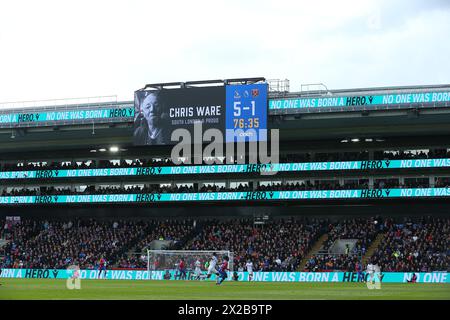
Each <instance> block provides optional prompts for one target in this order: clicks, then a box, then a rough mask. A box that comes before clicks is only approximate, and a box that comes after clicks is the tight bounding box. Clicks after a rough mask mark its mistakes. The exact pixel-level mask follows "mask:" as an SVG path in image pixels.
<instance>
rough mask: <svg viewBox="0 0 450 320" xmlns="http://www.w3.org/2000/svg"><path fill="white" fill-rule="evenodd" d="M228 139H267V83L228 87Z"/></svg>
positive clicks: (228, 140) (231, 140) (230, 140)
mask: <svg viewBox="0 0 450 320" xmlns="http://www.w3.org/2000/svg"><path fill="white" fill-rule="evenodd" d="M226 137H227V138H226V141H227V142H233V141H234V142H236V141H265V140H267V84H265V83H262V84H251V85H229V86H227V87H226Z"/></svg>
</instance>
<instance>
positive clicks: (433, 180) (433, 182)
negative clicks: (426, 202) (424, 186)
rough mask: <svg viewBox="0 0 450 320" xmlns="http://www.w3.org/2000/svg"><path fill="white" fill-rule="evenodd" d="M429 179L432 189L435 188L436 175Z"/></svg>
mask: <svg viewBox="0 0 450 320" xmlns="http://www.w3.org/2000/svg"><path fill="white" fill-rule="evenodd" d="M428 179H429V184H430V188H434V186H435V185H436V177H435V176H434V175H432V176H430V177H429V178H428Z"/></svg>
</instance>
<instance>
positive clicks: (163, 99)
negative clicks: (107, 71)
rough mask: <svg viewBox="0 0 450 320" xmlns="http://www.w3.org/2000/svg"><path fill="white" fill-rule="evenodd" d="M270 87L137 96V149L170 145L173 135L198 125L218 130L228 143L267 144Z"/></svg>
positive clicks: (156, 92)
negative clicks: (268, 94) (145, 146)
mask: <svg viewBox="0 0 450 320" xmlns="http://www.w3.org/2000/svg"><path fill="white" fill-rule="evenodd" d="M267 91H268V89H267V84H266V83H258V84H246V85H244V84H239V85H234V84H231V85H225V86H212V87H193V88H192V87H187V88H179V89H159V90H147V91H146V90H138V91H136V92H135V110H134V134H133V141H134V144H135V145H170V144H176V141H172V139H171V137H172V133H173V132H174V131H175V130H177V129H186V130H188V132H189V133H191V136H192V135H194V133H195V132H194V124H201V125H202V131H206V130H208V129H217V130H219V131H220V132H221V133H222V136H223V137H224V140H225V142H227V143H228V142H250V141H254V142H257V141H266V140H267V112H268V111H267V110H268V101H267Z"/></svg>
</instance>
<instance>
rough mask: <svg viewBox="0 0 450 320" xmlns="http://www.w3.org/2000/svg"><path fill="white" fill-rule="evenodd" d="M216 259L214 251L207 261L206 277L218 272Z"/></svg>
mask: <svg viewBox="0 0 450 320" xmlns="http://www.w3.org/2000/svg"><path fill="white" fill-rule="evenodd" d="M218 261H219V260H218V259H217V255H216V253H213V255H212V257H211V260H210V261H209V267H208V273H207V274H206V277H207V278H209V277H211V274H213V273H214V274H216V275H218V274H219V272H218V271H217V269H216V265H217V262H218Z"/></svg>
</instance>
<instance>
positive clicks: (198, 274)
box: [194, 258, 202, 280]
mask: <svg viewBox="0 0 450 320" xmlns="http://www.w3.org/2000/svg"><path fill="white" fill-rule="evenodd" d="M200 266H201V262H200V260H198V258H197V260H196V261H195V271H194V274H195V280H200V278H201V275H202V269H200Z"/></svg>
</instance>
